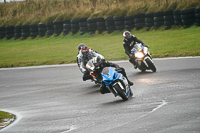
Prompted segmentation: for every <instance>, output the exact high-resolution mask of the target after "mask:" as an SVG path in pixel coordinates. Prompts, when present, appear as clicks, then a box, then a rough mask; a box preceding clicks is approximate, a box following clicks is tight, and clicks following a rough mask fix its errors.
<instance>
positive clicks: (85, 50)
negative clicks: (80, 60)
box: [81, 46, 89, 56]
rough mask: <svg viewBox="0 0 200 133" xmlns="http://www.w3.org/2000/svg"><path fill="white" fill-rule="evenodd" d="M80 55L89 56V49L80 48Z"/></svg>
mask: <svg viewBox="0 0 200 133" xmlns="http://www.w3.org/2000/svg"><path fill="white" fill-rule="evenodd" d="M81 53H82V54H83V56H87V55H88V54H89V48H88V47H86V46H83V47H82V48H81Z"/></svg>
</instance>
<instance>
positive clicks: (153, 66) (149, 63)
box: [145, 58, 156, 72]
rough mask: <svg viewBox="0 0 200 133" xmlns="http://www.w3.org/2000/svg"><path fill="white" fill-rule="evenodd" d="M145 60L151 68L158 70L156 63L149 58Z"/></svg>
mask: <svg viewBox="0 0 200 133" xmlns="http://www.w3.org/2000/svg"><path fill="white" fill-rule="evenodd" d="M145 61H146V63H147V64H148V66H149V68H150V69H151V70H152V71H153V72H156V67H155V65H154V64H153V62H152V61H151V60H150V59H149V58H147V59H146V60H145Z"/></svg>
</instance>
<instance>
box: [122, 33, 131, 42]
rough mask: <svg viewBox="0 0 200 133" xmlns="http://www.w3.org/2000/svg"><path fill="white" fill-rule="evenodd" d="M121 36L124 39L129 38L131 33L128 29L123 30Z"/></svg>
mask: <svg viewBox="0 0 200 133" xmlns="http://www.w3.org/2000/svg"><path fill="white" fill-rule="evenodd" d="M123 37H124V39H126V40H127V39H130V38H131V33H130V32H129V31H125V32H124V33H123Z"/></svg>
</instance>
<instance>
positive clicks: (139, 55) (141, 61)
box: [131, 43, 156, 72]
mask: <svg viewBox="0 0 200 133" xmlns="http://www.w3.org/2000/svg"><path fill="white" fill-rule="evenodd" d="M131 53H132V55H133V56H134V57H135V62H136V65H137V68H138V69H140V70H141V71H142V72H144V71H146V70H152V71H153V72H156V67H155V65H154V62H153V60H152V57H151V55H150V53H149V51H148V48H147V47H144V46H142V44H141V43H139V44H135V45H134V47H133V49H132V50H131Z"/></svg>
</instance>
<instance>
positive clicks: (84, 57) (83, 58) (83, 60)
mask: <svg viewBox="0 0 200 133" xmlns="http://www.w3.org/2000/svg"><path fill="white" fill-rule="evenodd" d="M97 56H99V58H101V59H104V57H103V56H102V55H101V54H99V53H98V52H96V51H94V50H93V49H91V48H89V47H87V46H83V47H82V48H81V50H80V55H79V58H80V70H81V72H82V73H83V81H86V80H87V79H91V78H92V77H91V76H90V74H89V71H88V70H87V68H86V64H87V62H88V61H89V60H90V59H92V58H94V57H97Z"/></svg>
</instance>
